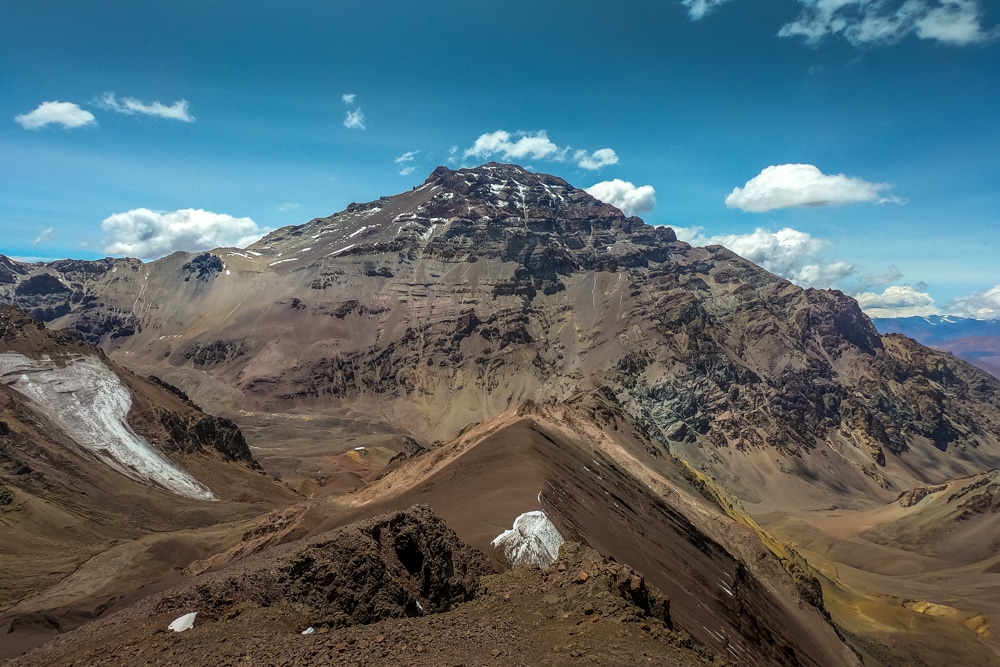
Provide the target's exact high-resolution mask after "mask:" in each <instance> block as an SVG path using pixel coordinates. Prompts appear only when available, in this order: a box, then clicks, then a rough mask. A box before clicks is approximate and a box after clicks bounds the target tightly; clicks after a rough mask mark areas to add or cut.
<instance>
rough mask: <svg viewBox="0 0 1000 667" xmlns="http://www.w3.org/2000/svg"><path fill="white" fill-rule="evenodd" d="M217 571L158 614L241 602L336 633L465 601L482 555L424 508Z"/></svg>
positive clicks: (213, 609) (485, 568)
mask: <svg viewBox="0 0 1000 667" xmlns="http://www.w3.org/2000/svg"><path fill="white" fill-rule="evenodd" d="M242 570H243V571H242V572H241V573H240V574H238V575H237V574H234V573H232V572H222V573H219V574H217V575H209V578H208V580H207V581H203V582H199V583H196V584H193V585H191V586H189V587H188V588H187V589H186V590H184V591H181V592H178V593H175V594H172V595H169V596H167V597H165V598H164V599H162V600H161V601H160V602H159V603H158V605H157V610H158V611H167V610H173V609H185V608H189V607H193V608H198V609H201V610H203V613H204V614H205V617H206V618H210V619H211V618H217V617H219V616H222V615H225V614H226V613H227V611H228V610H229V608H231V607H232V606H234V605H237V604H239V603H241V602H245V601H246V602H250V603H252V604H258V605H263V606H266V607H275V606H294V607H296V608H297V611H298V613H302V611H303V610H305V616H306V617H307V619H308V621H307V623H308V625H311V626H315V627H317V628H319V627H342V626H346V625H355V624H367V623H374V622H376V621H379V620H382V619H386V618H399V617H406V616H419V615H422V614H432V613H438V612H442V611H447V610H448V609H450V608H451V607H452V606H453V605H455V604H457V603H459V602H463V601H466V600H470V599H472V597H473V596H474V595H475V591H476V586H477V582H478V579H479V577H480V576H481V575H484V574H489V573H491V572H492V571H493V568H492V567H491V566H490V564H489V561H488V560H487V558H486V556H485V555H484V554H482V553H480V552H478V551H476V550H475V549H472V548H471V547H469V546H467V545H466V544H464V543H463V542H462V541H461V540H459V539H458V537H457V536H456V535H455V533H454V532H453V531H452V530H451V528H449V527H448V526H447V524H445V522H444V521H443V520H441V519H440V518H439V517H438V516H437V515H435V514H434V513H433V512H432V511H431V510H430V508H428V507H427V506H422V505H417V506H414V507H411V508H410V509H408V510H406V511H404V512H392V513H388V514H383V515H380V516H378V517H376V518H374V519H370V520H367V521H363V522H360V523H357V524H352V525H350V526H347V527H344V528H340V529H337V530H335V531H332V532H330V533H324V534H322V535H320V536H318V537H316V538H313V539H311V540H309V542H308V543H306V544H296V545H292V546H290V547H288V548H285V549H284V550H283V552H282V553H280V555H277V557H274V556H271V557H269V558H266V559H264V558H262V559H260V560H258V561H256V562H251V563H248V564H247V565H245V566H244V567H243V568H242Z"/></svg>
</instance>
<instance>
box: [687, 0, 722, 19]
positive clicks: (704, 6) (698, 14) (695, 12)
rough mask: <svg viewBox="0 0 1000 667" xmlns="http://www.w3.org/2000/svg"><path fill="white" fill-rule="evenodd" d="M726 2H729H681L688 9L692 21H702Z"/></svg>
mask: <svg viewBox="0 0 1000 667" xmlns="http://www.w3.org/2000/svg"><path fill="white" fill-rule="evenodd" d="M724 2H729V0H681V4H682V5H684V6H685V7H687V9H688V16H689V17H690V18H691V20H692V21H698V20H700V19H701V18H702V17H704V16H705V14H708V13H709V12H710V11H712V10H713V9H715V8H716V7H718V6H719V5H721V4H722V3H724Z"/></svg>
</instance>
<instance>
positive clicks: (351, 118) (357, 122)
mask: <svg viewBox="0 0 1000 667" xmlns="http://www.w3.org/2000/svg"><path fill="white" fill-rule="evenodd" d="M344 127H346V128H347V129H349V130H363V129H365V114H364V112H363V111H361V107H358V108H357V109H355V110H354V111H350V110H348V112H347V115H346V116H344Z"/></svg>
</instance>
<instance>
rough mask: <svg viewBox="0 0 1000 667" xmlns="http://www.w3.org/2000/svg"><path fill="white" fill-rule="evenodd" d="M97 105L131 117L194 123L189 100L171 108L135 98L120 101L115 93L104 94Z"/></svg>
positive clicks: (124, 98)
mask: <svg viewBox="0 0 1000 667" xmlns="http://www.w3.org/2000/svg"><path fill="white" fill-rule="evenodd" d="M97 105H98V106H99V107H100V108H102V109H104V110H106V111H114V112H116V113H123V114H127V115H129V116H131V115H134V114H142V115H144V116H154V117H156V118H167V119H170V120H179V121H182V122H185V123H193V122H194V116H192V115H191V111H190V109H189V108H188V102H187V100H177V101H176V102H174V103H173V104H171V105H170V106H167V105H166V104H162V103H160V102H150V103H148V104H147V103H145V102H142V101H140V100H137V99H136V98H134V97H122V98H120V99H119V98H118V97H116V96H115V94H114V93H104V94H103V95H101V97H100V98H99V99H98V100H97Z"/></svg>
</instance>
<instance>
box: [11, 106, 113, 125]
mask: <svg viewBox="0 0 1000 667" xmlns="http://www.w3.org/2000/svg"><path fill="white" fill-rule="evenodd" d="M14 120H15V121H16V122H17V123H18V124H19V125H20V126H21V127H23V128H24V129H26V130H37V129H40V128H43V127H45V126H46V125H62V126H63V127H65V128H72V127H83V126H85V125H96V124H97V120H96V119H95V118H94V114H92V113H90V112H89V111H87V110H86V109H81V108H80V106H79V105H78V104H74V103H72V102H55V101H52V102H42V103H41V104H39V105H38V107H37V108H36V109H35V110H34V111H29V112H28V113H22V114H18V115H17V116H14Z"/></svg>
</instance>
